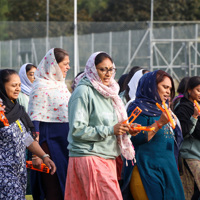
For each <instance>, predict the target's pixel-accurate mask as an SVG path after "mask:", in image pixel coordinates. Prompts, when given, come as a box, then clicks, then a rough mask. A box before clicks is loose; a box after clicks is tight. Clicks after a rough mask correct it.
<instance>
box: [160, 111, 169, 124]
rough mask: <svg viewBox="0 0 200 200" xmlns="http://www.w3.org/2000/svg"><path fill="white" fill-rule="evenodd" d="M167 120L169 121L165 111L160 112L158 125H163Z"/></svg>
mask: <svg viewBox="0 0 200 200" xmlns="http://www.w3.org/2000/svg"><path fill="white" fill-rule="evenodd" d="M168 122H169V119H168V117H167V113H166V112H162V114H161V116H160V119H159V120H158V124H159V125H160V127H163V126H164V125H165V124H167V123H168ZM160 127H159V128H160Z"/></svg>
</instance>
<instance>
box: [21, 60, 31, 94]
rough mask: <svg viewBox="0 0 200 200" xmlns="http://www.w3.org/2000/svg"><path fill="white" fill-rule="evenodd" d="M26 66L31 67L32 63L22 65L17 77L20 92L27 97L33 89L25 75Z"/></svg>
mask: <svg viewBox="0 0 200 200" xmlns="http://www.w3.org/2000/svg"><path fill="white" fill-rule="evenodd" d="M27 65H33V64H32V63H26V64H24V65H22V66H21V68H20V70H19V77H20V80H21V91H22V92H23V93H25V94H26V95H28V96H29V95H30V91H31V89H32V87H33V84H32V83H31V81H30V80H29V79H28V77H27V74H26V66H27Z"/></svg>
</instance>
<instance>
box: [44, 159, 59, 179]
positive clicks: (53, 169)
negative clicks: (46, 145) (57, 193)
mask: <svg viewBox="0 0 200 200" xmlns="http://www.w3.org/2000/svg"><path fill="white" fill-rule="evenodd" d="M43 162H44V164H45V165H46V166H47V167H48V168H49V169H50V170H51V175H53V174H54V173H55V172H56V166H55V164H54V162H53V161H52V160H51V159H50V158H49V157H45V158H44V159H43Z"/></svg>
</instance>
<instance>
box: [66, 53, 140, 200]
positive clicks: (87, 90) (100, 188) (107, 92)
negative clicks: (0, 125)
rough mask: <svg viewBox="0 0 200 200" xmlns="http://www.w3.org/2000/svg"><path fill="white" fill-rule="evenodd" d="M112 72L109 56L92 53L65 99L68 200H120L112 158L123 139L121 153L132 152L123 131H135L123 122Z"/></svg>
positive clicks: (128, 140)
mask: <svg viewBox="0 0 200 200" xmlns="http://www.w3.org/2000/svg"><path fill="white" fill-rule="evenodd" d="M115 71H116V69H115V66H114V63H113V61H112V59H111V58H110V56H109V55H108V54H106V53H104V52H97V53H94V54H92V55H91V57H90V58H89V59H88V61H87V63H86V68H85V72H84V73H83V74H82V75H80V77H78V79H80V78H82V79H81V80H80V82H79V83H78V85H77V87H76V89H75V90H74V92H73V93H72V96H71V98H70V101H69V128H70V131H69V135H68V142H69V145H68V149H69V165H68V172H67V181H66V190H65V199H67V200H70V199H71V200H76V199H77V200H78V199H81V200H86V199H90V200H94V199H95V200H98V199H99V200H108V199H115V200H122V195H121V191H120V188H119V184H118V181H117V173H116V162H115V158H116V157H117V156H118V155H119V154H120V148H119V146H118V145H119V144H120V147H121V150H122V151H123V153H124V150H123V148H122V143H120V141H121V142H122V141H124V140H123V139H126V141H127V143H126V144H124V143H123V145H124V146H123V147H125V146H126V147H127V149H125V152H128V155H130V156H131V154H132V155H133V156H134V152H133V147H132V145H131V141H130V139H129V138H128V137H127V135H126V132H127V131H129V132H130V133H131V134H137V133H134V132H133V131H132V130H131V129H130V127H129V125H128V124H123V121H124V120H126V119H127V115H126V111H125V109H124V105H123V103H122V101H121V99H120V97H119V96H118V92H119V85H118V84H117V82H116V81H115V80H114V75H115ZM119 135H123V138H122V137H120V136H119ZM120 139H122V140H120ZM118 143H119V144H118ZM132 159H133V157H132Z"/></svg>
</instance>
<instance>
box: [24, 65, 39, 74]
mask: <svg viewBox="0 0 200 200" xmlns="http://www.w3.org/2000/svg"><path fill="white" fill-rule="evenodd" d="M32 68H36V69H37V67H36V66H35V65H32V64H28V65H26V73H27V72H29V71H30V70H31V69H32Z"/></svg>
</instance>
